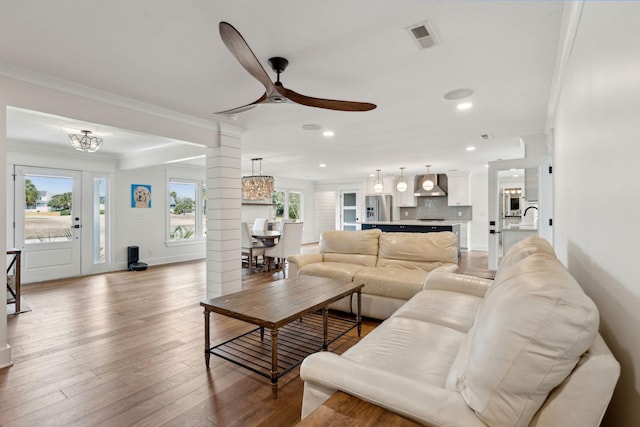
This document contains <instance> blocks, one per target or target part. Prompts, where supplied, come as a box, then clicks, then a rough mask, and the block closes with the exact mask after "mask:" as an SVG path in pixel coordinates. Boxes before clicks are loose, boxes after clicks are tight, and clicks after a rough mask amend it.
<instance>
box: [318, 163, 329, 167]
mask: <svg viewBox="0 0 640 427" xmlns="http://www.w3.org/2000/svg"><path fill="white" fill-rule="evenodd" d="M318 166H320V167H321V168H326V167H327V164H326V163H320V164H319V165H318Z"/></svg>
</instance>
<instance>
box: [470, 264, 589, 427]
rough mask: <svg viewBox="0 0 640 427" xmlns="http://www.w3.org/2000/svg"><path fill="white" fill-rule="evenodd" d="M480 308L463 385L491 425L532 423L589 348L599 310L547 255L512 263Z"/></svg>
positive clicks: (481, 415)
mask: <svg viewBox="0 0 640 427" xmlns="http://www.w3.org/2000/svg"><path fill="white" fill-rule="evenodd" d="M507 276H508V277H505V278H503V279H502V280H503V282H502V283H496V285H497V286H495V288H493V289H492V291H491V292H490V293H488V294H487V296H486V297H485V300H484V302H483V303H482V305H481V306H480V309H479V310H478V314H477V316H476V321H475V324H474V328H473V332H472V336H471V342H470V346H469V350H468V363H467V367H466V369H465V370H464V373H463V374H462V376H461V377H460V378H459V381H458V385H459V387H460V392H461V393H462V396H463V397H464V399H465V401H466V402H467V403H468V404H469V406H470V407H471V408H473V409H474V410H475V411H476V413H477V414H478V416H479V417H480V418H481V419H482V420H483V421H484V422H485V423H487V424H488V425H504V426H506V425H508V426H526V425H528V424H529V422H530V421H531V419H532V417H533V415H534V414H535V412H536V411H537V410H538V409H539V408H540V406H541V405H542V404H543V402H544V401H545V399H546V398H547V395H548V394H549V392H550V391H551V390H552V389H553V388H554V387H556V386H557V385H558V384H560V383H561V382H562V381H563V380H564V379H565V378H566V377H567V375H569V373H570V372H571V371H572V369H573V368H574V367H575V366H576V363H577V361H578V360H579V358H580V356H581V355H582V354H583V353H584V352H585V351H586V350H587V349H588V348H589V346H590V345H591V343H592V342H593V340H594V338H595V336H596V334H597V331H598V322H599V319H598V310H597V308H596V306H595V304H594V303H593V301H592V300H591V299H590V298H589V297H588V296H587V295H586V294H585V293H584V292H583V291H582V289H581V288H580V286H579V285H578V283H577V282H576V281H575V279H573V277H571V275H570V274H569V273H568V272H567V270H566V269H565V268H564V266H563V265H562V264H561V263H560V262H559V261H558V260H557V259H556V258H555V256H553V255H550V254H548V253H539V254H533V255H529V256H527V257H526V258H524V259H522V260H520V261H518V262H516V263H515V264H513V265H511V266H510V268H509V274H508V275H507Z"/></svg>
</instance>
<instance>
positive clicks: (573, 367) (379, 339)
mask: <svg viewBox="0 0 640 427" xmlns="http://www.w3.org/2000/svg"><path fill="white" fill-rule="evenodd" d="M598 324H599V315H598V310H597V308H596V306H595V305H594V303H593V301H592V300H591V299H590V298H589V297H588V296H587V295H586V294H585V293H584V292H583V290H582V289H581V288H580V286H579V284H578V283H577V282H576V281H575V280H574V278H573V277H572V276H571V275H570V274H569V273H568V271H567V270H566V269H565V268H564V266H563V265H562V264H561V263H560V261H559V260H557V258H556V257H555V254H554V251H553V249H552V247H551V246H550V245H549V244H548V243H547V242H546V241H545V240H543V239H541V238H538V237H530V238H528V239H525V240H523V241H521V242H520V243H518V244H517V245H515V246H514V247H512V248H511V250H510V251H509V252H508V254H507V255H506V256H505V257H504V259H503V261H502V263H501V265H500V268H499V270H498V271H497V272H496V277H495V280H493V281H491V280H485V279H479V278H474V277H470V276H464V275H459V274H454V273H443V272H435V273H432V274H431V275H429V277H428V279H427V280H426V282H425V285H424V290H422V291H421V292H419V293H418V294H416V295H415V296H414V297H413V298H411V299H410V300H409V301H408V302H407V303H406V304H404V305H403V306H402V307H401V308H400V309H398V310H397V311H396V312H395V313H394V314H393V315H392V316H391V317H390V318H389V319H387V320H386V321H384V322H383V323H382V324H381V325H379V326H378V327H377V328H376V329H374V330H373V331H371V332H370V333H369V334H368V335H367V336H365V337H364V338H362V339H361V340H360V342H359V343H357V344H356V345H355V346H353V347H351V348H350V349H349V350H347V351H346V352H344V353H343V354H342V355H336V354H333V353H330V352H321V353H316V354H313V355H311V356H309V357H308V358H306V359H305V361H304V362H303V364H302V366H301V370H300V377H301V379H302V380H303V381H304V382H305V384H304V397H303V403H302V418H305V417H306V416H307V415H308V414H309V413H310V412H312V411H313V410H314V409H315V408H316V407H318V406H320V405H321V404H322V403H323V402H324V401H325V400H326V399H328V398H329V397H330V396H331V395H332V394H333V393H334V392H335V391H336V390H341V391H343V392H346V393H349V394H351V395H353V396H356V397H358V398H361V399H363V400H366V401H369V402H371V403H374V404H376V405H379V406H381V407H383V408H385V409H388V410H390V411H393V412H396V413H398V414H401V415H403V416H405V417H408V418H410V419H412V420H415V421H417V422H419V423H421V424H423V425H428V426H460V427H462V426H464V427H473V426H483V427H484V426H537V427H542V426H545V427H547V426H558V427H567V426H575V427H588V426H597V425H599V423H600V420H601V419H602V416H603V414H604V411H605V410H606V408H607V405H608V403H609V400H610V398H611V395H612V393H613V390H614V387H615V384H616V382H617V380H618V377H619V374H620V366H619V364H618V362H617V361H616V360H615V358H614V357H613V355H612V354H611V352H610V351H609V349H608V348H607V346H606V344H605V343H604V341H603V340H602V338H601V336H600V335H599V334H598Z"/></svg>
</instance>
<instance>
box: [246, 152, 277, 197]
mask: <svg viewBox="0 0 640 427" xmlns="http://www.w3.org/2000/svg"><path fill="white" fill-rule="evenodd" d="M256 161H259V162H260V170H259V173H260V175H255V173H254V171H253V164H254V162H256ZM273 185H274V179H273V177H272V176H267V175H262V157H256V158H255V159H251V176H243V177H242V199H243V200H265V199H271V194H272V193H273Z"/></svg>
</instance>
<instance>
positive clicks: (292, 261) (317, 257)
mask: <svg viewBox="0 0 640 427" xmlns="http://www.w3.org/2000/svg"><path fill="white" fill-rule="evenodd" d="M323 259H324V258H323V256H322V254H299V255H289V256H288V257H287V262H288V263H289V277H295V276H296V275H297V274H298V270H300V269H301V268H302V267H303V266H305V265H307V264H313V263H314V262H322V260H323Z"/></svg>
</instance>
